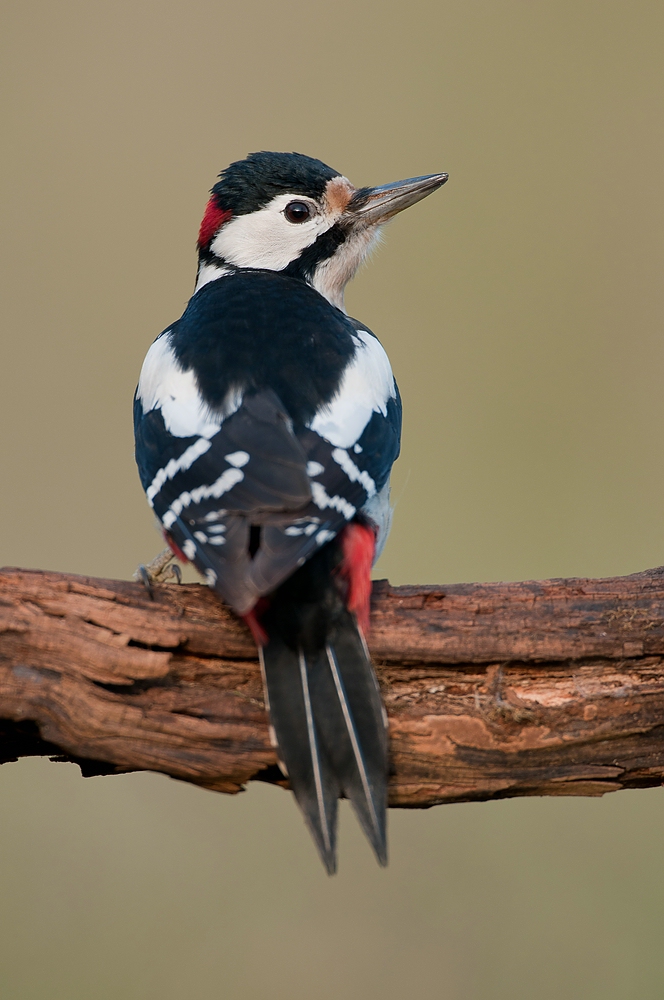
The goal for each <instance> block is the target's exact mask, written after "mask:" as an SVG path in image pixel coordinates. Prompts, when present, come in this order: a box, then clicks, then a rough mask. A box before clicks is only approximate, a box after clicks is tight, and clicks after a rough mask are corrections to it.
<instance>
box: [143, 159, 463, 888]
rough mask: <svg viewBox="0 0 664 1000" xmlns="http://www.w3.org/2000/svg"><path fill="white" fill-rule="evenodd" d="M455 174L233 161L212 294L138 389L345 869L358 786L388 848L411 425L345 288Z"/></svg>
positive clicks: (171, 499)
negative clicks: (394, 545)
mask: <svg viewBox="0 0 664 1000" xmlns="http://www.w3.org/2000/svg"><path fill="white" fill-rule="evenodd" d="M447 179H448V175H447V174H446V173H435V174H427V175H424V176H420V177H413V178H409V179H407V180H402V181H398V182H396V183H392V184H385V185H382V186H379V187H359V188H356V187H354V186H353V184H351V182H350V181H349V180H348V179H347V178H346V177H345V176H344V175H343V174H341V173H339V172H338V171H337V170H334V169H332V168H331V167H329V166H327V165H326V164H325V163H323V162H322V161H320V160H318V159H315V158H313V157H310V156H305V155H304V154H301V153H278V152H266V151H263V152H256V153H251V154H249V155H248V156H247V157H246V158H245V159H243V160H238V161H236V162H233V163H231V164H230V165H229V166H227V167H226V168H225V169H224V170H222V171H221V173H220V174H219V175H218V179H217V181H216V183H215V184H214V186H213V187H212V189H211V192H210V197H209V201H208V203H207V206H206V208H205V212H204V215H203V219H202V222H201V225H200V229H199V233H198V242H197V250H198V269H197V275H196V284H195V289H194V292H193V295H192V297H191V299H190V300H189V302H188V304H187V306H186V308H185V311H184V313H183V315H182V316H181V317H180V319H178V320H177V321H176V322H174V323H173V324H172V325H171V326H169V327H168V328H167V329H166V330H164V331H163V332H162V333H161V334H160V335H159V336H158V337H157V339H156V340H155V341H154V343H153V344H152V346H151V347H150V348H149V350H148V352H147V355H146V357H145V361H144V363H143V366H142V369H141V373H140V378H139V381H138V386H137V389H136V393H135V396H134V428H135V444H136V450H135V454H136V462H137V465H138V470H139V476H140V479H141V483H142V486H143V488H144V490H145V493H146V496H147V500H148V502H149V504H150V506H151V507H152V509H153V511H154V514H155V515H156V517H157V520H158V523H159V526H160V529H161V531H162V533H163V535H164V538H165V540H166V542H167V544H168V546H169V549H170V550H171V552H172V553H173V554H174V555H175V556H176V557H177V558H178V559H179V560H180V561H182V562H190V563H192V564H193V566H194V567H195V568H196V570H197V571H198V572H199V573H200V574H201V576H202V578H203V579H204V581H205V582H206V583H207V584H208V585H209V586H210V587H211V588H212V590H213V591H214V592H215V593H216V594H217V595H218V597H219V598H220V599H221V600H222V601H224V602H225V603H226V604H228V605H230V607H231V608H232V609H233V610H234V611H235V612H236V614H237V615H239V616H241V617H242V618H243V619H244V620H245V622H246V623H247V625H248V626H249V627H250V629H251V631H252V634H253V636H254V639H255V641H256V645H257V647H258V652H259V659H260V663H261V669H262V676H263V684H264V691H265V701H266V708H267V710H268V713H269V722H270V734H271V738H272V742H273V744H274V745H275V747H276V753H277V759H278V762H279V767H280V768H281V771H282V772H283V774H284V776H285V777H287V779H288V783H289V785H290V788H291V789H292V791H293V793H294V795H295V799H296V801H297V803H298V805H299V807H300V809H301V811H302V813H303V816H304V819H305V821H306V823H307V826H308V827H309V830H310V832H311V834H312V836H313V839H314V841H315V844H316V847H317V848H318V852H319V854H320V857H321V860H322V862H323V865H324V867H325V869H326V871H327V872H328V873H329V874H332V873H334V872H335V871H336V864H337V860H336V858H337V844H336V840H337V834H336V831H337V810H338V800H339V799H340V798H344V797H345V798H348V799H350V802H351V805H352V807H353V809H354V811H355V814H356V816H357V818H358V820H359V823H360V825H361V827H362V829H363V831H364V833H365V834H366V836H367V838H368V840H369V842H370V844H371V846H372V848H373V851H374V853H375V856H376V858H377V860H378V862H379V864H381V865H385V864H387V790H388V730H387V716H386V713H385V709H384V705H383V701H382V698H381V694H380V690H379V686H378V682H377V679H376V674H375V672H374V669H373V666H372V663H371V658H370V655H369V652H368V648H367V643H366V635H367V632H368V628H369V600H370V595H371V568H372V565H373V563H374V562H375V560H376V559H377V558H378V556H379V555H380V553H381V551H382V549H383V546H384V544H385V540H386V538H387V535H388V532H389V530H390V524H391V518H392V508H391V504H390V486H389V482H390V472H391V469H392V465H393V463H394V461H395V460H396V458H397V456H398V454H399V448H400V434H401V400H400V396H399V390H398V388H397V384H396V381H395V379H394V376H393V374H392V369H391V367H390V362H389V360H388V357H387V354H386V352H385V350H384V348H383V347H382V345H381V344H380V342H379V340H378V339H377V337H376V336H375V335H374V333H373V332H372V331H371V330H370V329H369V328H368V327H367V326H366V325H365V324H364V323H361V322H359V321H358V320H355V319H353V318H351V317H350V316H349V315H348V314H347V312H346V309H345V305H344V289H345V287H346V285H347V283H348V281H349V280H350V279H351V278H352V277H353V275H354V274H355V272H356V271H357V269H358V267H359V266H360V264H361V263H362V262H363V261H364V260H365V258H366V257H367V256H368V254H369V253H370V252H371V250H372V249H373V247H374V246H375V245H376V243H377V241H378V239H379V234H380V231H381V227H382V226H383V225H384V223H386V222H387V221H388V220H389V219H391V218H392V217H393V216H395V215H396V214H397V213H399V212H401V211H402V210H403V209H405V208H408V207H409V206H411V205H414V204H415V203H416V202H419V201H420V200H421V199H423V198H425V197H426V196H427V195H429V194H431V193H432V192H433V191H435V190H436V189H437V188H439V187H440V186H441V185H442V184H444V183H445V182H446V181H447ZM160 567H163V560H162V564H160ZM143 575H144V576H145V575H146V574H145V570H143ZM146 578H147V579H148V582H149V577H146Z"/></svg>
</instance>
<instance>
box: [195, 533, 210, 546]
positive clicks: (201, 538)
mask: <svg viewBox="0 0 664 1000" xmlns="http://www.w3.org/2000/svg"><path fill="white" fill-rule="evenodd" d="M194 538H195V539H196V541H197V542H202V543H203V545H205V543H206V542H207V540H208V537H207V535H206V534H205V532H204V531H195V532H194Z"/></svg>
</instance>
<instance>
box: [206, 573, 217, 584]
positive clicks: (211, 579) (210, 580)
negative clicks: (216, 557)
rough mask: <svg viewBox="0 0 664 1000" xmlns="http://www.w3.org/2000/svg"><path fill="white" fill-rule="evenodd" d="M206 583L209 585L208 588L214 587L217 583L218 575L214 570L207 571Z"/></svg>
mask: <svg viewBox="0 0 664 1000" xmlns="http://www.w3.org/2000/svg"><path fill="white" fill-rule="evenodd" d="M205 582H206V583H207V585H208V587H214V585H215V583H216V582H217V574H216V573H215V571H214V570H213V569H206V570H205Z"/></svg>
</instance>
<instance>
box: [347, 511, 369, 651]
mask: <svg viewBox="0 0 664 1000" xmlns="http://www.w3.org/2000/svg"><path fill="white" fill-rule="evenodd" d="M339 537H340V539H341V551H342V552H343V560H342V563H341V566H340V568H339V575H340V576H341V577H342V579H344V580H345V581H346V583H347V585H348V594H347V597H346V606H347V607H348V610H349V611H352V612H353V614H354V615H355V617H356V618H357V624H358V625H359V626H360V628H361V629H362V631H363V632H364V634H365V635H367V633H368V632H369V605H370V602H371V567H372V565H373V558H374V553H375V551H376V534H375V532H374V530H373V528H370V527H369V526H368V525H366V524H358V523H357V522H353V523H352V524H348V525H347V526H346V527H345V528H344V530H343V531H342V532H341V535H340V536H339Z"/></svg>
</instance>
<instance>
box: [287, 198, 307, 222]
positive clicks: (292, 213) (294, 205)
mask: <svg viewBox="0 0 664 1000" xmlns="http://www.w3.org/2000/svg"><path fill="white" fill-rule="evenodd" d="M284 215H285V216H286V218H287V219H288V221H289V222H306V221H307V219H309V218H311V208H310V207H309V205H307V204H306V202H304V201H291V202H289V203H288V205H286V207H285V209H284Z"/></svg>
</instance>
